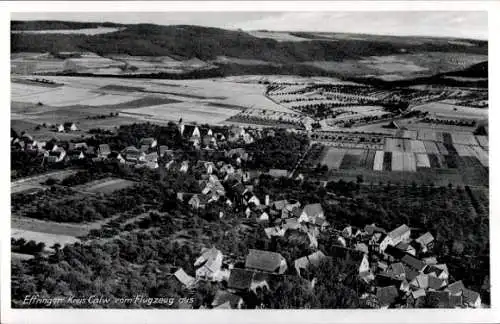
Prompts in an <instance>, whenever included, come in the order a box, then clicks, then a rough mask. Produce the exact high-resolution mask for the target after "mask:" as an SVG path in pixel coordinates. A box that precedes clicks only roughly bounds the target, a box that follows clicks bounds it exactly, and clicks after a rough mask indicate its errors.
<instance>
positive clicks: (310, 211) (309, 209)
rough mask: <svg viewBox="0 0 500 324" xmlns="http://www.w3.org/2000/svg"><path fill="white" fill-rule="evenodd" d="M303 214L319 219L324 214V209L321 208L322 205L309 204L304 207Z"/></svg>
mask: <svg viewBox="0 0 500 324" xmlns="http://www.w3.org/2000/svg"><path fill="white" fill-rule="evenodd" d="M302 212H303V213H305V214H306V215H307V216H309V217H311V216H312V217H317V216H319V215H320V214H321V213H323V207H321V204H320V203H316V204H308V205H305V206H304V209H303V210H302Z"/></svg>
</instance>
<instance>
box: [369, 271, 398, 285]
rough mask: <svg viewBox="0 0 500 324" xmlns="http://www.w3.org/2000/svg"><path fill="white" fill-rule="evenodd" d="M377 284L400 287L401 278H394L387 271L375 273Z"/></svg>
mask: <svg viewBox="0 0 500 324" xmlns="http://www.w3.org/2000/svg"><path fill="white" fill-rule="evenodd" d="M375 285H376V286H378V287H389V286H395V287H399V286H400V285H401V280H399V279H396V278H394V277H393V276H391V275H389V274H388V273H386V272H381V273H378V274H377V275H375Z"/></svg>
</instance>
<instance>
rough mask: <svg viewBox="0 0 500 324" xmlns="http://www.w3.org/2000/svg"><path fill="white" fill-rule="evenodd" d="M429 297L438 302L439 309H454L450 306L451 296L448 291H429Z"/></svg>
mask: <svg viewBox="0 0 500 324" xmlns="http://www.w3.org/2000/svg"><path fill="white" fill-rule="evenodd" d="M427 296H429V297H430V298H431V299H435V300H436V302H437V307H439V308H450V307H451V308H453V307H454V305H453V306H451V305H450V294H449V293H448V292H447V291H428V292H427Z"/></svg>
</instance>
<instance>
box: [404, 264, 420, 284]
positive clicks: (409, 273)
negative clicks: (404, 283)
mask: <svg viewBox="0 0 500 324" xmlns="http://www.w3.org/2000/svg"><path fill="white" fill-rule="evenodd" d="M404 267H405V274H406V280H408V281H412V280H413V279H415V278H416V277H417V276H418V271H417V270H415V269H413V268H411V267H409V266H407V265H405V266H404Z"/></svg>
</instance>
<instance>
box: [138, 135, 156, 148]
mask: <svg viewBox="0 0 500 324" xmlns="http://www.w3.org/2000/svg"><path fill="white" fill-rule="evenodd" d="M139 145H141V146H142V145H147V146H148V147H150V148H155V147H156V145H158V142H157V141H156V139H155V138H153V137H146V138H143V139H141V140H140V141H139Z"/></svg>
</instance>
